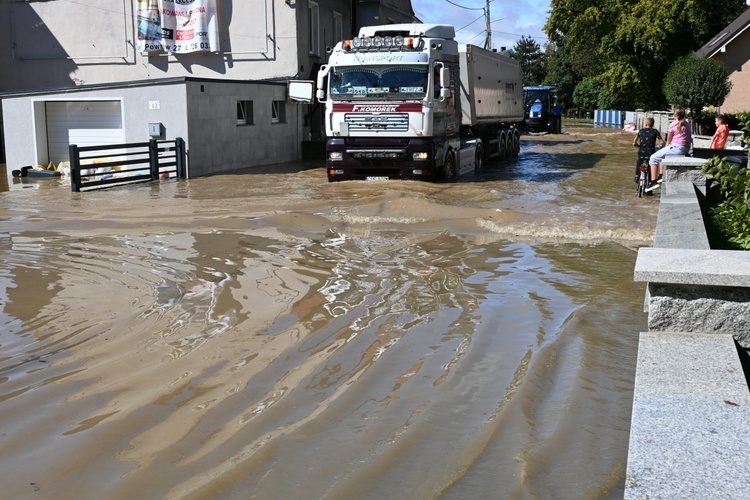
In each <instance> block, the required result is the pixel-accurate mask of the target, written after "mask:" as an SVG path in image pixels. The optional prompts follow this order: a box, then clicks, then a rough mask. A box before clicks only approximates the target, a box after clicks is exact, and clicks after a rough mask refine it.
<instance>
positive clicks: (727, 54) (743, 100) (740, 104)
mask: <svg viewBox="0 0 750 500" xmlns="http://www.w3.org/2000/svg"><path fill="white" fill-rule="evenodd" d="M695 55H696V56H697V57H709V58H713V59H716V60H718V61H721V62H722V63H723V64H724V67H726V69H727V73H729V81H730V82H732V90H731V91H730V92H729V95H728V96H727V98H726V100H725V101H724V104H723V105H722V106H721V112H723V113H739V112H748V111H750V8H749V9H747V10H745V12H744V13H743V14H742V15H740V16H739V17H738V18H737V19H735V20H734V21H732V23H731V24H730V25H729V26H727V27H726V28H724V29H723V30H721V31H720V32H719V34H718V35H716V36H715V37H714V38H712V39H711V40H710V41H709V42H708V43H707V44H706V45H704V46H703V47H701V48H700V49H699V50H698V51H697V52H696V53H695Z"/></svg>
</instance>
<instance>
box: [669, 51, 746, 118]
mask: <svg viewBox="0 0 750 500" xmlns="http://www.w3.org/2000/svg"><path fill="white" fill-rule="evenodd" d="M663 89H664V95H665V96H666V97H667V99H668V100H669V102H671V103H672V104H675V105H677V106H683V107H684V108H686V109H689V110H690V112H691V115H692V117H693V119H695V120H698V121H700V119H701V114H702V113H703V108H704V107H706V106H721V105H722V104H724V99H726V97H727V95H729V91H730V90H731V89H732V83H731V82H730V81H729V75H728V74H727V70H726V68H725V67H724V65H723V64H722V63H721V62H720V61H717V60H716V59H697V58H695V57H692V56H686V57H683V58H680V59H678V60H677V61H675V63H674V64H673V65H672V66H671V67H670V68H669V70H668V71H667V73H666V75H665V76H664V86H663Z"/></svg>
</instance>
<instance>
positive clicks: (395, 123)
mask: <svg viewBox="0 0 750 500" xmlns="http://www.w3.org/2000/svg"><path fill="white" fill-rule="evenodd" d="M344 121H345V122H346V123H348V124H349V131H355V130H387V131H388V132H405V131H407V130H409V115H408V114H406V113H391V114H365V113H351V114H350V113H347V114H345V115H344Z"/></svg>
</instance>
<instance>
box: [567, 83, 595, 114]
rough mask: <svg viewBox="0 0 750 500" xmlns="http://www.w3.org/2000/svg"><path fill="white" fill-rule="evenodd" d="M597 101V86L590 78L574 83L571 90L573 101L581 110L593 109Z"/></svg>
mask: <svg viewBox="0 0 750 500" xmlns="http://www.w3.org/2000/svg"><path fill="white" fill-rule="evenodd" d="M598 101H599V88H598V87H597V85H596V82H594V80H593V79H592V78H584V79H583V80H581V82H580V83H579V84H578V85H576V88H575V91H574V92H573V103H574V104H575V105H576V107H578V108H579V109H581V110H583V111H593V110H595V109H596V108H597V106H598Z"/></svg>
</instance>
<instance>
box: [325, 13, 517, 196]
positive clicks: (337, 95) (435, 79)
mask: <svg viewBox="0 0 750 500" xmlns="http://www.w3.org/2000/svg"><path fill="white" fill-rule="evenodd" d="M316 87H317V90H316V96H317V98H318V101H320V102H322V103H325V128H326V136H327V137H328V142H327V144H326V167H327V173H328V180H329V181H340V180H352V179H356V180H385V179H422V180H436V179H451V178H453V177H455V176H456V175H458V174H461V173H464V172H466V171H468V170H473V169H477V168H481V166H482V163H483V161H484V160H485V159H487V158H491V157H496V156H500V157H502V158H507V157H514V156H517V155H518V152H519V143H520V141H519V138H520V132H519V130H518V126H520V125H521V124H522V123H523V120H524V108H523V84H522V80H521V69H520V65H519V64H518V62H517V61H515V60H513V59H511V58H510V57H507V56H505V55H502V54H498V53H497V52H492V51H488V50H484V49H482V48H479V47H476V46H473V45H467V44H459V43H457V42H456V41H455V30H454V28H453V26H448V25H430V24H390V25H384V26H368V27H364V28H362V29H361V30H360V32H359V36H358V37H356V38H353V39H351V40H343V41H341V42H339V43H338V44H337V45H336V46H335V47H334V48H333V50H332V52H331V54H330V58H329V61H328V64H326V65H323V66H322V67H321V69H320V71H319V73H318V77H317V82H316Z"/></svg>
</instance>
